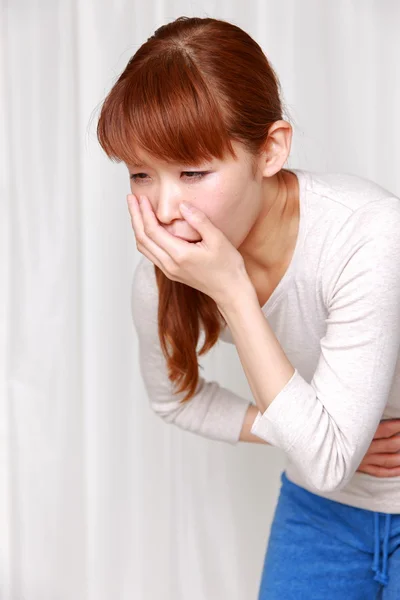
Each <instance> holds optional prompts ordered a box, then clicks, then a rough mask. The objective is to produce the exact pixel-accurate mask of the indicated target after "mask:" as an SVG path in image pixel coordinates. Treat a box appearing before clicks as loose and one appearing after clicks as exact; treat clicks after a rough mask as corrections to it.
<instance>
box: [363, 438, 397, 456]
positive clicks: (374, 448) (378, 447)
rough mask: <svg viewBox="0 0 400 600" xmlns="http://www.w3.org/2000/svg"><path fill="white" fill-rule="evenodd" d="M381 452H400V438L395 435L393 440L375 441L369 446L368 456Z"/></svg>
mask: <svg viewBox="0 0 400 600" xmlns="http://www.w3.org/2000/svg"><path fill="white" fill-rule="evenodd" d="M380 452H400V436H399V435H394V436H392V437H391V438H382V439H379V440H373V441H372V442H371V444H370V446H369V449H368V454H369V453H371V454H378V453H380Z"/></svg>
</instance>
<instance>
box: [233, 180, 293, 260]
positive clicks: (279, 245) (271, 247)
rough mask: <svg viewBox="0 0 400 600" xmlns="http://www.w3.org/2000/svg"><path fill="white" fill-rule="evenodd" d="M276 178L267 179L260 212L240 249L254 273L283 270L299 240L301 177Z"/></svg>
mask: <svg viewBox="0 0 400 600" xmlns="http://www.w3.org/2000/svg"><path fill="white" fill-rule="evenodd" d="M273 177H274V179H273V178H267V179H265V180H264V181H265V186H263V193H262V202H261V209H260V213H259V215H258V217H257V220H256V222H255V224H254V225H253V227H252V229H251V231H250V233H249V235H248V236H247V238H246V240H245V242H244V243H243V244H242V245H241V246H240V248H239V249H238V250H239V252H240V253H241V254H242V256H243V259H244V261H245V264H246V268H247V267H248V268H249V269H251V270H254V269H262V270H265V269H267V270H274V269H279V268H281V267H282V266H283V265H284V264H286V262H287V259H288V256H289V255H291V253H292V251H293V248H294V245H295V243H296V239H297V232H298V223H299V214H300V205H299V187H298V181H297V177H296V175H295V174H294V173H290V172H288V171H281V172H280V173H277V174H276V175H275V176H273ZM272 179H273V180H272ZM271 180H272V181H271Z"/></svg>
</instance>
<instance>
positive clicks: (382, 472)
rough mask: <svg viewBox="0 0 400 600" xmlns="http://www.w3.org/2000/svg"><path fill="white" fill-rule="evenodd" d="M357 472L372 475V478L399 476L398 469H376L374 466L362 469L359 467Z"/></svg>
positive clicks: (399, 468)
mask: <svg viewBox="0 0 400 600" xmlns="http://www.w3.org/2000/svg"><path fill="white" fill-rule="evenodd" d="M357 471H360V472H361V473H367V474H368V475H374V477H398V476H399V475H400V467H394V468H392V469H387V468H385V467H377V466H376V465H366V466H365V467H362V468H360V467H359V468H358V469H357Z"/></svg>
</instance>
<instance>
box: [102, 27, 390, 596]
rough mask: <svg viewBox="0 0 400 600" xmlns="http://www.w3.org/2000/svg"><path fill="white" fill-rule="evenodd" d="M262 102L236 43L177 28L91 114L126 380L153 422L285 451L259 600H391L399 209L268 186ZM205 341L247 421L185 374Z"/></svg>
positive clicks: (358, 184) (294, 182)
mask: <svg viewBox="0 0 400 600" xmlns="http://www.w3.org/2000/svg"><path fill="white" fill-rule="evenodd" d="M279 88H280V86H279V81H278V78H277V76H276V74H275V72H274V70H273V68H272V67H271V65H270V63H269V62H268V60H267V58H266V57H265V55H264V54H263V52H262V50H261V48H260V47H259V45H258V44H257V43H256V42H255V41H254V40H253V39H252V38H251V37H250V36H249V35H248V34H247V33H245V32H244V31H243V30H241V29H240V28H239V27H237V26H235V25H233V24H230V23H228V22H225V21H222V20H217V19H211V18H204V19H201V18H186V17H181V18H179V19H177V20H176V21H174V22H172V23H169V24H167V25H164V26H163V27H160V28H159V29H157V31H156V32H155V33H154V35H153V36H152V37H150V38H149V39H148V40H147V42H146V43H144V44H143V45H142V46H141V47H140V48H139V50H138V51H137V52H136V53H135V55H134V56H133V57H132V58H131V59H130V60H129V62H128V65H127V67H126V69H125V70H124V72H123V73H122V74H121V76H120V77H119V78H118V80H117V82H116V83H115V85H114V86H113V88H112V90H111V92H110V93H109V94H108V96H107V98H106V99H105V101H104V103H103V106H102V110H101V115H100V119H99V123H98V139H99V141H100V144H101V146H102V148H103V149H104V150H105V152H106V153H107V155H108V156H109V157H110V158H111V159H113V160H116V161H117V162H120V161H123V162H124V163H125V165H126V166H127V168H128V171H129V176H130V185H131V192H132V193H131V194H129V195H128V205H129V211H130V214H131V218H132V225H133V228H134V232H135V236H136V241H137V248H138V250H139V251H140V252H141V253H142V254H143V255H144V256H143V258H142V260H141V261H140V263H139V265H138V267H137V269H136V271H135V277H134V281H133V288H132V310H133V320H134V324H135V327H136V330H137V333H138V338H139V348H140V364H141V372H142V375H143V379H144V382H145V385H146V388H147V391H148V394H149V398H150V402H151V406H152V408H153V409H154V411H155V412H156V413H157V414H158V415H160V416H161V417H162V418H163V419H164V420H165V421H166V422H167V423H174V424H175V425H177V426H178V427H182V428H184V429H187V430H189V431H192V432H193V433H196V434H199V435H202V436H205V437H208V438H211V439H216V440H223V441H225V442H229V443H231V444H235V443H237V442H238V441H239V440H241V441H247V442H258V443H270V444H273V445H275V446H277V447H279V448H281V449H282V450H283V451H284V452H285V453H286V455H287V459H288V463H287V467H286V470H285V472H284V473H283V474H282V477H281V482H282V485H281V489H280V496H279V500H278V504H277V507H276V511H275V515H274V521H273V525H272V529H271V535H270V538H269V543H268V548H267V553H266V556H265V562H264V570H263V573H262V578H261V584H260V592H259V599H260V600H261V599H265V598H268V600H274V599H275V598H279V599H285V600H289V599H292V598H293V599H296V600H298V599H300V598H313V599H316V598H324V599H326V598H344V597H348V598H363V599H366V598H376V597H377V595H378V594H379V593H380V591H381V589H382V588H383V587H385V588H386V589H385V594H387V595H386V596H385V597H386V598H395V597H396V598H400V469H399V464H400V460H399V459H400V455H399V453H398V450H399V449H400V443H399V442H400V437H399V436H398V435H396V434H397V433H398V432H399V422H398V420H397V419H398V417H400V368H399V362H398V359H399V346H400V268H399V266H400V201H399V199H398V198H396V197H395V196H394V195H393V194H392V193H390V192H389V191H387V190H385V189H384V188H382V187H381V186H379V185H378V184H376V183H374V182H372V181H369V180H367V179H363V178H361V177H356V176H353V175H349V174H317V173H314V172H311V171H306V170H300V169H285V168H284V164H285V162H286V160H287V158H288V156H289V152H290V145H291V139H292V128H291V125H290V124H289V123H288V121H286V120H284V119H283V111H282V102H281V100H280V94H279V92H280V89H279ZM139 199H142V201H141V203H140V205H139V202H138V200H139ZM183 202H185V203H187V204H189V208H191V210H188V209H187V208H185V206H184V204H183ZM200 334H204V339H203V344H202V346H201V348H199V349H198V348H197V346H198V342H199V337H200ZM219 339H222V340H224V341H226V342H228V343H234V344H235V345H236V348H237V350H238V354H239V357H240V360H241V362H242V365H243V368H244V371H245V374H246V377H247V379H248V381H249V385H250V388H251V390H252V392H253V395H254V399H255V404H253V403H252V402H249V401H248V400H245V399H244V398H241V397H240V396H238V395H237V394H235V393H233V392H231V391H230V390H228V389H226V388H224V387H221V386H220V385H218V383H217V382H215V381H211V382H208V381H205V380H204V379H203V378H202V377H199V373H198V369H199V365H198V356H199V355H203V354H205V353H206V352H207V351H208V350H209V349H210V348H211V347H212V346H213V345H214V344H215V343H216V342H217V341H218V340H219ZM380 421H382V423H381V424H380V425H379V422H380ZM380 428H381V429H380ZM374 434H375V437H374ZM378 438H387V439H378ZM374 465H375V466H374ZM379 465H380V468H381V469H385V470H384V471H382V470H379ZM382 520H383V522H384V525H385V530H384V532H381V531H380V528H381V521H382ZM381 545H382V552H383V557H382V560H381V557H380V550H381Z"/></svg>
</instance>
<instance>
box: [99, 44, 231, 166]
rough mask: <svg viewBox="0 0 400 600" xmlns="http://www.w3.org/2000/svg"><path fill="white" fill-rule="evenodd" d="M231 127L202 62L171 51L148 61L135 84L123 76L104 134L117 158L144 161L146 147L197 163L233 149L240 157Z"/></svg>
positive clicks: (107, 107) (108, 105) (104, 119)
mask: <svg viewBox="0 0 400 600" xmlns="http://www.w3.org/2000/svg"><path fill="white" fill-rule="evenodd" d="M224 113H225V114H226V110H225V111H224ZM228 113H229V111H228ZM228 129H229V127H228V126H227V124H226V123H225V122H224V118H223V115H222V113H221V111H220V110H219V107H218V101H217V98H216V97H215V95H213V93H212V92H211V91H210V89H209V88H208V86H207V84H206V82H205V81H204V78H203V77H202V75H201V73H200V71H199V70H198V69H197V67H196V65H195V64H194V63H193V62H192V61H191V59H190V57H189V56H188V55H187V54H182V53H181V52H173V51H172V50H171V51H170V52H165V54H163V55H161V56H158V57H156V58H151V59H149V60H147V61H145V62H144V64H143V63H142V64H141V65H140V66H139V67H138V68H137V71H136V73H135V75H134V76H132V77H131V78H130V81H129V86H128V85H126V81H121V82H120V85H118V84H117V85H116V86H115V87H114V89H113V90H112V91H111V93H110V95H109V96H108V98H107V99H106V101H105V103H104V107H103V110H102V114H101V116H100V119H99V124H98V137H99V141H100V144H101V145H102V147H103V149H104V151H105V152H106V154H107V155H108V156H109V158H111V159H113V160H115V161H116V162H121V161H124V162H125V163H126V164H139V163H141V162H142V161H141V157H140V155H139V152H140V150H141V149H143V150H144V151H146V152H147V153H149V154H150V155H151V156H153V157H154V158H156V159H158V160H163V161H166V162H171V163H172V162H175V163H178V164H182V165H195V164H201V163H202V162H205V161H208V160H211V159H212V158H213V157H215V158H217V159H223V157H224V156H225V154H226V153H227V152H229V153H230V154H231V155H232V156H233V157H234V158H236V154H235V151H234V149H233V146H232V144H231V136H230V135H229V130H228Z"/></svg>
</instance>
